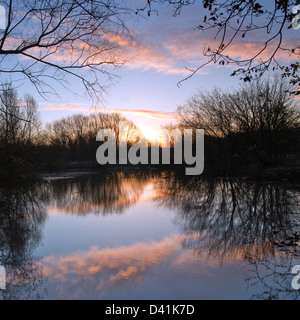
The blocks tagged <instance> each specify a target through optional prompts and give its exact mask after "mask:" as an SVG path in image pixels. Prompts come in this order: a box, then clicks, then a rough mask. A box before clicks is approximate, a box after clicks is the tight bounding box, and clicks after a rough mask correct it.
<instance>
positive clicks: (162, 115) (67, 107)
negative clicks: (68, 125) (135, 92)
mask: <svg viewBox="0 0 300 320" xmlns="http://www.w3.org/2000/svg"><path fill="white" fill-rule="evenodd" d="M42 110H43V111H57V110H61V111H75V112H77V111H78V112H105V113H119V114H124V115H126V114H131V115H140V116H146V117H148V118H151V119H159V120H170V119H174V118H176V114H175V113H174V112H166V111H152V110H145V109H106V108H100V107H89V106H88V105H86V104H72V103H71V104H64V103H61V104H49V105H46V106H45V107H44V108H42Z"/></svg>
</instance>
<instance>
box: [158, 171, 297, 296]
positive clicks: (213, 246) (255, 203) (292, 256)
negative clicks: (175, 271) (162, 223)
mask: <svg viewBox="0 0 300 320" xmlns="http://www.w3.org/2000/svg"><path fill="white" fill-rule="evenodd" d="M157 188H159V189H160V192H161V193H162V197H161V199H160V200H159V201H160V203H161V205H164V206H167V207H169V208H173V209H174V210H176V218H175V220H174V222H175V223H176V224H177V225H178V226H180V227H181V229H182V230H183V232H184V233H187V234H193V235H194V236H193V237H189V238H187V239H186V240H184V241H183V247H184V248H187V249H192V250H193V251H194V252H195V253H196V254H197V255H199V256H201V257H203V256H205V258H206V259H213V260H214V261H218V263H220V264H223V263H226V262H228V263H230V262H231V261H237V260H241V261H243V263H245V266H244V267H245V271H246V270H247V271H246V273H245V274H246V280H247V282H248V285H249V286H251V287H257V290H261V291H262V292H260V293H259V294H257V295H255V296H254V297H253V298H257V299H275V298H276V299H281V298H283V299H284V298H285V299H297V298H299V291H296V290H294V289H293V288H292V287H291V280H292V277H293V276H292V275H291V269H292V267H293V266H294V265H296V264H300V259H299V258H300V246H299V245H300V241H299V240H300V238H299V233H297V232H299V226H300V224H299V222H300V220H299V215H298V214H299V213H300V192H299V190H297V189H291V188H288V187H287V186H284V185H278V184H266V183H254V182H249V181H242V180H226V179H219V180H217V179H216V180H202V179H199V178H198V177H183V176H178V175H176V174H174V173H172V172H168V173H164V175H163V176H162V178H161V179H160V180H159V182H158V183H157ZM195 235H197V236H195ZM259 288H260V289H259Z"/></svg>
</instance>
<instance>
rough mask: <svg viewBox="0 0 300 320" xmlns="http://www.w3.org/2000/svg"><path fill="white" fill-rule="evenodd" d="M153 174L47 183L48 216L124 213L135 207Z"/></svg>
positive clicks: (118, 174) (86, 178)
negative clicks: (49, 196)
mask: <svg viewBox="0 0 300 320" xmlns="http://www.w3.org/2000/svg"><path fill="white" fill-rule="evenodd" d="M154 176H155V173H152V172H149V171H147V172H143V171H135V172H134V173H132V172H128V173H125V172H111V173H109V174H105V175H96V174H94V175H88V176H83V177H79V178H76V179H69V180H64V179H58V180H53V181H52V180H50V181H49V182H48V183H47V185H46V188H47V192H48V194H50V195H51V198H50V202H49V205H50V206H51V207H52V210H51V212H52V213H55V212H65V213H72V214H77V215H86V214H90V213H92V214H96V215H98V214H101V215H106V214H110V213H123V212H124V210H126V209H128V208H129V207H130V205H132V204H134V203H136V202H137V201H138V200H139V198H140V196H141V195H142V193H143V191H144V189H145V187H146V186H147V185H148V184H149V182H150V181H151V180H152V179H153V177H154Z"/></svg>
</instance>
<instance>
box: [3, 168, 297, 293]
mask: <svg viewBox="0 0 300 320" xmlns="http://www.w3.org/2000/svg"><path fill="white" fill-rule="evenodd" d="M149 184H152V185H154V189H155V193H156V196H155V197H154V199H156V201H157V203H158V204H159V205H161V206H166V207H168V208H170V209H171V210H173V211H174V212H175V215H174V223H175V224H176V225H178V226H179V227H180V229H181V230H182V232H183V233H184V234H185V235H187V236H183V237H181V238H180V239H182V245H183V248H184V249H187V250H192V251H193V252H195V254H196V255H199V257H200V258H202V259H203V258H204V259H207V260H209V259H211V260H213V261H217V262H218V263H219V264H225V263H231V262H235V261H242V265H243V268H244V270H245V278H246V281H247V283H248V286H249V287H251V288H252V289H253V288H254V291H255V292H257V293H256V294H255V295H254V296H253V298H256V299H298V298H299V291H297V290H294V289H292V287H291V280H292V277H293V275H291V273H290V272H291V269H292V267H293V266H294V265H296V264H300V251H299V240H300V239H298V234H297V233H295V232H298V231H299V230H298V229H299V216H298V214H299V212H300V203H299V201H300V192H299V190H296V189H291V188H288V187H287V186H283V185H278V184H264V183H254V182H246V181H242V180H225V179H220V180H202V179H199V178H197V177H191V176H189V177H185V176H180V175H178V174H176V173H174V172H171V171H165V172H163V173H158V172H142V171H135V172H132V173H124V172H111V173H108V174H105V175H104V174H100V175H99V174H98V175H88V176H84V177H80V178H75V179H68V180H65V179H62V180H49V181H47V180H45V181H43V182H38V183H36V184H34V185H33V186H23V187H18V188H17V187H7V188H2V189H0V245H1V251H0V253H1V256H0V265H4V266H5V267H6V270H7V290H3V291H1V294H2V298H4V299H29V298H41V297H43V293H44V289H43V288H44V286H45V283H44V282H45V280H46V279H45V277H44V276H43V272H42V270H43V265H42V263H41V261H39V260H38V259H39V257H35V256H34V252H35V249H36V248H37V246H39V245H40V242H41V240H42V232H43V230H42V229H43V225H44V222H45V220H46V218H47V210H49V208H55V210H60V211H62V212H64V213H71V214H76V215H87V214H95V215H107V214H112V213H114V214H121V213H122V212H124V211H125V210H126V209H128V208H129V207H130V206H131V205H132V204H134V203H136V202H138V201H139V200H140V196H141V195H142V194H143V192H144V190H145V188H146V187H147V186H148V185H149ZM151 199H152V200H153V198H151ZM189 235H190V236H189ZM252 291H253V290H252ZM0 298H1V295H0Z"/></svg>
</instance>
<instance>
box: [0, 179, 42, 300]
mask: <svg viewBox="0 0 300 320" xmlns="http://www.w3.org/2000/svg"><path fill="white" fill-rule="evenodd" d="M45 200H46V198H45V194H43V193H42V189H41V188H40V187H39V186H38V185H34V186H29V185H25V186H22V187H20V186H19V187H16V186H9V187H6V188H1V189H0V246H1V251H0V253H1V255H0V265H3V266H4V267H5V269H6V290H3V291H1V292H0V299H1V294H2V298H3V299H28V298H32V297H33V296H34V295H35V294H36V292H35V291H36V289H37V287H39V286H40V284H41V281H42V272H41V267H40V266H39V264H38V260H37V259H35V258H34V257H33V253H34V250H35V249H36V247H37V246H38V245H39V243H40V241H41V239H42V227H43V223H44V222H45V220H46V211H45V206H44V205H43V203H44V202H45Z"/></svg>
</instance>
